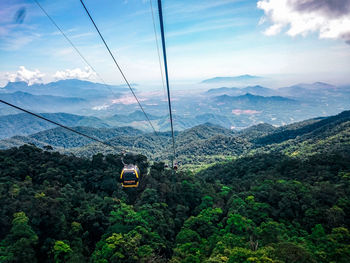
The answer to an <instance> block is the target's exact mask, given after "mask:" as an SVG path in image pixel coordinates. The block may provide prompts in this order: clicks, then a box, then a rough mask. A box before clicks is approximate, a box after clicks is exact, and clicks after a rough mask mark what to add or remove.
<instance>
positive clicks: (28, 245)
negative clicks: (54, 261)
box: [0, 212, 38, 263]
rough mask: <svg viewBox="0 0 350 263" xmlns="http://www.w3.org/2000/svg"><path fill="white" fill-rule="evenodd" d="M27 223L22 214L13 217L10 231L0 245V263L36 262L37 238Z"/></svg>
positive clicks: (24, 215) (27, 220)
mask: <svg viewBox="0 0 350 263" xmlns="http://www.w3.org/2000/svg"><path fill="white" fill-rule="evenodd" d="M28 222H29V218H28V217H27V216H26V214H25V213H24V212H18V213H15V214H14V215H13V220H12V228H11V231H10V233H9V234H8V235H7V236H6V238H5V239H4V240H3V241H1V243H0V259H1V260H0V261H1V262H9V263H10V262H37V259H36V255H35V246H36V245H37V243H38V236H37V235H36V234H35V232H34V231H33V229H32V228H31V227H30V225H29V223H28Z"/></svg>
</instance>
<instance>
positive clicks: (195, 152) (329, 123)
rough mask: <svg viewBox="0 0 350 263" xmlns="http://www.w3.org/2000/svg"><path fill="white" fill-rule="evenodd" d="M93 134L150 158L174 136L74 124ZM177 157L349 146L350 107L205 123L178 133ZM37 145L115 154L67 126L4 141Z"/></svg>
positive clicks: (209, 158)
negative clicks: (279, 121) (232, 123)
mask: <svg viewBox="0 0 350 263" xmlns="http://www.w3.org/2000/svg"><path fill="white" fill-rule="evenodd" d="M75 129H77V130H78V131H82V132H84V133H86V134H88V135H91V136H94V137H96V138H99V139H101V140H104V141H108V142H109V143H110V144H112V145H114V146H115V147H116V148H117V149H120V150H123V149H124V150H129V151H133V152H138V153H142V154H144V155H146V156H147V157H148V158H150V159H151V160H156V161H166V160H169V154H170V152H171V148H170V146H171V136H170V133H169V132H162V133H159V134H158V135H159V136H156V135H155V134H150V133H143V132H141V131H139V130H137V129H134V128H131V127H121V128H89V127H75ZM175 136H176V138H175V139H176V152H177V160H178V161H179V162H181V164H182V167H186V168H191V169H192V168H193V169H195V168H201V169H202V168H203V165H207V164H211V163H215V162H218V161H225V160H227V159H232V158H237V157H238V156H243V155H250V154H251V153H252V152H271V151H277V152H283V153H284V154H287V155H312V154H313V153H314V152H324V151H327V150H328V149H329V148H332V147H339V148H344V147H345V146H347V145H348V144H349V143H350V111H344V112H342V113H340V114H338V115H335V116H331V117H322V118H315V119H310V120H306V121H302V122H297V123H293V124H290V125H286V126H282V127H278V128H276V127H274V126H272V125H269V124H264V123H262V124H259V125H255V126H252V127H250V128H247V129H245V130H242V131H239V132H234V131H232V130H229V129H226V128H223V127H220V126H217V125H213V124H210V123H205V124H202V125H198V126H195V127H193V128H191V129H187V130H185V131H181V132H176V133H175ZM24 143H32V144H35V145H37V146H38V147H44V146H45V145H51V146H52V147H54V148H55V150H59V151H61V152H62V153H67V154H71V153H73V154H74V155H77V156H85V157H91V156H92V155H93V154H96V153H99V152H101V153H105V154H107V153H114V152H115V151H114V150H113V149H110V148H108V147H105V146H103V145H100V144H96V143H91V141H90V140H88V139H86V138H83V137H81V136H78V135H75V134H72V133H71V132H67V131H65V130H63V129H62V128H54V129H50V130H46V131H42V132H39V133H36V134H33V135H30V136H27V137H23V136H15V137H13V138H10V139H6V140H2V141H0V148H2V149H6V148H10V147H13V146H20V145H23V144H24Z"/></svg>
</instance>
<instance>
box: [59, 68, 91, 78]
mask: <svg viewBox="0 0 350 263" xmlns="http://www.w3.org/2000/svg"><path fill="white" fill-rule="evenodd" d="M53 77H54V78H55V79H56V80H60V79H85V80H93V79H96V73H95V72H94V71H93V70H92V69H91V68H89V67H85V69H83V70H82V69H80V68H75V69H66V70H63V71H57V72H56V73H55V74H54V75H53Z"/></svg>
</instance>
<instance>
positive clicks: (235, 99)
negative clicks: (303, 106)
mask: <svg viewBox="0 0 350 263" xmlns="http://www.w3.org/2000/svg"><path fill="white" fill-rule="evenodd" d="M213 101H215V102H216V103H218V104H220V105H222V104H229V105H232V107H236V108H240V109H266V107H267V106H269V107H285V106H287V105H297V104H298V102H297V101H296V100H292V99H288V98H284V97H280V96H271V97H264V96H256V95H252V94H250V93H247V94H246V95H242V96H228V95H221V96H217V97H214V98H213Z"/></svg>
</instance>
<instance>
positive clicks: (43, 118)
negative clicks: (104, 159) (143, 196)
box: [0, 99, 119, 151]
mask: <svg viewBox="0 0 350 263" xmlns="http://www.w3.org/2000/svg"><path fill="white" fill-rule="evenodd" d="M0 102H1V103H3V104H6V105H8V106H10V107H12V108H15V109H17V110H20V111H23V112H25V113H28V114H30V115H32V116H35V117H37V118H39V119H42V120H44V121H47V122H50V123H52V124H55V125H57V126H59V127H61V128H63V129H66V130H68V131H71V132H73V133H76V134H78V135H80V136H83V137H86V138H88V139H90V140H92V141H95V142H98V143H101V144H103V145H106V146H108V147H111V148H113V149H114V150H117V151H119V149H117V147H115V146H113V145H111V144H109V143H107V142H104V141H101V140H99V139H97V138H95V137H92V136H90V135H87V134H85V133H82V132H80V131H76V130H74V129H72V128H70V127H68V126H65V125H63V124H60V123H58V122H55V121H53V120H50V119H48V118H45V117H43V116H40V115H39V114H36V113H34V112H31V111H29V110H26V109H23V108H21V107H19V106H16V105H14V104H11V103H9V102H6V101H4V100H1V99H0Z"/></svg>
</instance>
